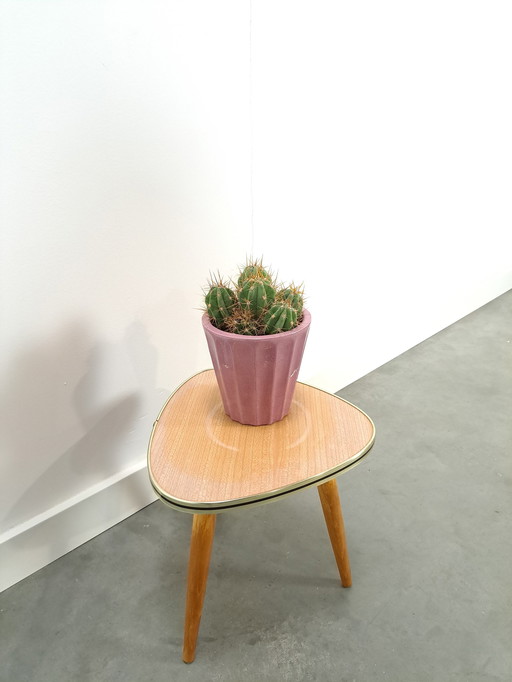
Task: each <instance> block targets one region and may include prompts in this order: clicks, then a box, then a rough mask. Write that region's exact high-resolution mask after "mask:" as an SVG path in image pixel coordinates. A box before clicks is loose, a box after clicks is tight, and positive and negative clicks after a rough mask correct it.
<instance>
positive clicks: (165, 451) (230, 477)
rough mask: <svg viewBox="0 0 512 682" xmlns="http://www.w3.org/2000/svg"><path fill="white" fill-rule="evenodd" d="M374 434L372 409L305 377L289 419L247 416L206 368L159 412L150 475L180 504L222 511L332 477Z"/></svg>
mask: <svg viewBox="0 0 512 682" xmlns="http://www.w3.org/2000/svg"><path fill="white" fill-rule="evenodd" d="M374 439H375V427H374V425H373V422H372V420H371V419H370V418H369V417H368V416H367V415H366V414H365V413H364V412H362V411H361V410H360V409H358V408H357V407H355V406H354V405H351V404H350V403H348V402H347V401H345V400H343V399H341V398H338V397H337V396H335V395H333V394H331V393H326V392H325V391H322V390H320V389H318V388H313V387H312V386H308V385H306V384H302V383H300V382H298V383H297V385H296V389H295V394H294V398H293V402H292V406H291V409H290V412H289V414H288V415H287V416H286V417H285V418H284V419H282V420H281V421H279V422H276V423H274V424H271V425H270V426H246V425H242V424H239V423H238V422H235V421H233V420H231V419H230V418H229V417H228V416H227V415H226V414H225V413H224V409H223V406H222V401H221V397H220V393H219V389H218V387H217V381H216V378H215V373H214V371H213V370H206V371H204V372H200V373H199V374H196V375H195V376H193V377H192V378H191V379H189V380H188V381H186V382H185V383H184V384H182V385H181V386H180V387H179V388H178V389H177V390H176V391H175V392H174V393H173V394H172V395H171V397H170V398H169V400H168V401H167V403H166V404H165V406H164V407H163V409H162V411H161V413H160V415H159V416H158V418H157V420H156V422H155V424H154V426H153V432H152V434H151V440H150V444H149V449H148V469H149V476H150V480H151V483H152V485H153V487H154V489H155V491H156V492H157V493H158V495H159V496H160V497H161V498H163V499H164V500H165V501H166V502H168V503H169V504H171V505H172V506H173V507H175V508H177V509H180V510H182V511H188V512H191V513H201V512H202V513H217V512H220V511H225V510H227V509H230V508H233V507H240V506H245V505H250V504H257V503H260V502H264V501H270V500H272V499H274V498H276V497H279V496H282V495H286V494H288V493H292V492H294V491H296V490H301V489H303V488H306V487H308V486H311V485H319V484H320V483H324V482H325V481H328V480H329V479H331V478H333V477H334V476H337V475H338V474H340V473H341V472H342V471H344V470H346V469H347V468H349V467H351V466H354V465H355V464H356V463H357V462H358V461H359V460H360V459H361V458H362V457H363V456H364V455H365V454H366V453H367V452H368V451H369V450H370V448H371V447H372V445H373V442H374Z"/></svg>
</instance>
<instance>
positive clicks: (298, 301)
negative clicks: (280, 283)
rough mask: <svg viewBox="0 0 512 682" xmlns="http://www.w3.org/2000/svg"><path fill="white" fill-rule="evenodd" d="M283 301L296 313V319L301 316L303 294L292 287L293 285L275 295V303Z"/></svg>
mask: <svg viewBox="0 0 512 682" xmlns="http://www.w3.org/2000/svg"><path fill="white" fill-rule="evenodd" d="M277 300H279V301H284V302H286V303H289V304H290V305H291V307H292V308H295V310H296V311H297V317H300V316H301V314H302V309H303V308H304V292H303V291H302V289H300V288H298V287H296V286H294V285H293V284H292V285H291V286H289V287H287V288H286V289H282V290H281V291H280V292H279V293H278V294H277V295H276V301H277Z"/></svg>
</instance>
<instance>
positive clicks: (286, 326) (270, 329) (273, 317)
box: [263, 302, 297, 334]
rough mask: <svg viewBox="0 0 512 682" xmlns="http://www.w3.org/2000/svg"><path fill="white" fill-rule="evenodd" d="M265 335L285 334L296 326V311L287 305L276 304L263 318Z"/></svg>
mask: <svg viewBox="0 0 512 682" xmlns="http://www.w3.org/2000/svg"><path fill="white" fill-rule="evenodd" d="M263 324H264V330H265V334H277V333H279V332H287V331H289V330H290V329H293V328H294V327H296V326H297V311H296V310H295V308H292V306H291V305H290V304H289V303H286V302H283V303H276V304H275V305H273V306H272V307H271V308H270V310H269V311H268V312H267V314H266V315H265V317H264V318H263Z"/></svg>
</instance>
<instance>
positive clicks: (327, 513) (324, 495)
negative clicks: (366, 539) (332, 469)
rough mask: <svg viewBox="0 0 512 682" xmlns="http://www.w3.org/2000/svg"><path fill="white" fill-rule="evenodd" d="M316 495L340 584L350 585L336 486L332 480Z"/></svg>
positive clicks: (350, 578)
mask: <svg viewBox="0 0 512 682" xmlns="http://www.w3.org/2000/svg"><path fill="white" fill-rule="evenodd" d="M318 494H319V495H320V502H321V503H322V509H323V512H324V517H325V523H326V525H327V530H328V531H329V537H330V539H331V545H332V549H333V552H334V556H335V558H336V563H337V564H338V570H339V572H340V578H341V584H342V585H343V587H350V586H351V585H352V576H351V573H350V561H349V558H348V550H347V540H346V537H345V525H344V523H343V514H342V512H341V502H340V496H339V493H338V485H337V483H336V481H335V480H334V479H332V480H330V481H327V483H323V484H322V485H319V486H318Z"/></svg>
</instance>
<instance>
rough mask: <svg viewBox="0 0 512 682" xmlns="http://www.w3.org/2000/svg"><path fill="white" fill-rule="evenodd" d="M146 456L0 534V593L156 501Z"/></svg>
mask: <svg viewBox="0 0 512 682" xmlns="http://www.w3.org/2000/svg"><path fill="white" fill-rule="evenodd" d="M156 499H157V498H156V495H155V493H154V491H153V489H152V487H151V485H150V483H149V478H148V473H147V469H146V460H145V459H144V462H142V463H138V464H136V465H135V466H132V467H130V468H129V469H125V470H124V471H122V472H120V473H119V474H116V475H115V476H111V477H110V478H108V479H106V480H105V481H102V482H101V483H99V484H97V485H95V486H92V487H91V488H88V489H87V490H85V491H83V492H82V493H80V494H79V495H76V496H75V497H72V498H70V499H69V500H66V501H65V502H63V503H62V504H58V505H56V506H55V507H52V508H51V509H49V510H47V511H46V512H44V513H43V514H39V515H38V516H36V517H34V518H32V519H30V520H29V521H26V522H24V523H21V524H19V525H18V526H15V527H14V528H12V529H11V530H9V531H7V532H6V533H3V534H2V535H0V592H1V591H2V590H5V589H7V588H8V587H10V586H11V585H14V584H15V583H17V582H18V581H20V580H23V578H26V577H27V576H29V575H30V574H31V573H34V571H38V570H39V569H40V568H43V566H46V565H47V564H49V563H51V562H52V561H55V559H58V558H59V557H61V556H62V555H63V554H66V553H67V552H70V551H71V550H72V549H75V548H76V547H79V546H80V545H81V544H83V543H84V542H87V541H88V540H91V538H93V537H95V536H96V535H98V534H99V533H102V532H103V531H105V530H107V529H108V528H111V527H112V526H114V525H115V524H116V523H119V522H120V521H122V520H123V519H125V518H127V517H128V516H130V515H131V514H134V513H135V512H137V511H139V509H142V508H143V507H145V506H146V505H148V504H150V503H151V502H153V501H154V500H156Z"/></svg>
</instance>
